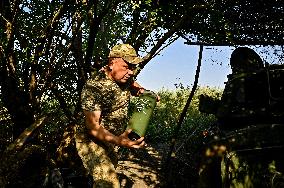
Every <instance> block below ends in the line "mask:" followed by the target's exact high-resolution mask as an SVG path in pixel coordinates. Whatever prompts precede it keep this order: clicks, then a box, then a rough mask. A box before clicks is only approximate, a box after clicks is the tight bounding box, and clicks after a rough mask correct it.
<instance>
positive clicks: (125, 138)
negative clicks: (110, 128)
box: [119, 129, 145, 148]
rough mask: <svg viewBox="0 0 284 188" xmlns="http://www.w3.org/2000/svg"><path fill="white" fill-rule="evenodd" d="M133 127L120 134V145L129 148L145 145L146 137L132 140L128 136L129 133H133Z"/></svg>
mask: <svg viewBox="0 0 284 188" xmlns="http://www.w3.org/2000/svg"><path fill="white" fill-rule="evenodd" d="M131 131H132V130H131V129H128V130H126V131H125V132H124V133H122V134H121V135H120V136H119V140H120V141H119V143H120V144H119V145H120V146H124V147H127V148H143V147H145V141H144V137H141V138H139V139H138V140H135V141H132V140H130V139H129V138H128V134H129V133H131Z"/></svg>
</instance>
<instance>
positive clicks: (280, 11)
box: [183, 0, 284, 46]
mask: <svg viewBox="0 0 284 188" xmlns="http://www.w3.org/2000/svg"><path fill="white" fill-rule="evenodd" d="M190 17H191V18H190V19H189V23H188V27H187V28H185V29H184V32H183V34H184V35H183V36H184V38H185V39H187V40H188V43H189V44H206V45H225V46H227V45H283V44H284V20H283V17H284V2H283V1H279V0H270V1H263V0H261V1H247V0H240V1H224V0H218V1H215V2H213V3H211V4H210V6H209V7H207V8H206V9H205V11H204V12H197V13H196V15H195V16H192V14H191V16H190ZM188 33H194V34H195V35H197V36H198V37H197V39H196V38H195V37H194V38H193V37H192V36H193V35H192V34H188Z"/></svg>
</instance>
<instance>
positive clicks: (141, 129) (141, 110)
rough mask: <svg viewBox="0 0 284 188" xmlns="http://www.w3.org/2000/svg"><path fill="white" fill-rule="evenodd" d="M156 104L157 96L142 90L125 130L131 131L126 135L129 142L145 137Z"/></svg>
mask: <svg viewBox="0 0 284 188" xmlns="http://www.w3.org/2000/svg"><path fill="white" fill-rule="evenodd" d="M156 104H157V95H156V94H155V93H154V92H152V91H149V90H144V92H143V93H142V94H141V95H140V96H139V97H138V100H137V102H136V104H135V107H134V112H133V114H132V115H131V117H130V119H129V122H128V126H127V129H132V132H131V133H129V135H128V137H129V138H130V139H131V140H137V139H139V138H140V137H142V136H144V135H145V133H146V130H147V127H148V124H149V120H150V118H151V116H152V114H153V111H154V108H155V106H156Z"/></svg>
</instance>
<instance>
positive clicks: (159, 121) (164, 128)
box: [146, 85, 222, 142]
mask: <svg viewBox="0 0 284 188" xmlns="http://www.w3.org/2000/svg"><path fill="white" fill-rule="evenodd" d="M190 90H191V88H190V87H187V88H185V87H183V86H182V85H179V86H178V87H177V89H176V90H174V91H171V90H164V89H163V90H161V91H159V92H158V95H159V96H160V97H161V100H160V102H159V103H158V105H157V107H156V108H155V110H154V114H153V116H152V118H151V120H150V124H149V128H148V130H147V134H146V137H147V140H148V141H152V142H166V141H169V140H170V139H171V137H172V135H173V131H174V129H175V127H176V126H177V122H178V120H179V117H180V114H181V112H182V110H183V108H184V106H185V104H186V101H187V99H188V96H189V93H190ZM201 94H206V95H208V96H212V97H213V98H220V97H221V94H222V90H221V89H219V88H210V87H199V88H198V89H197V90H196V93H195V95H194V97H193V99H192V101H191V104H190V107H189V109H188V111H187V114H186V117H185V119H184V121H183V124H182V128H181V130H180V132H179V139H186V138H187V137H188V136H189V135H192V133H193V132H198V133H200V131H202V130H206V129H207V128H208V127H209V126H210V125H211V124H212V123H214V122H215V120H216V119H215V116H214V115H208V114H204V113H201V112H200V111H199V110H198V104H199V95H201ZM199 130H200V131H199Z"/></svg>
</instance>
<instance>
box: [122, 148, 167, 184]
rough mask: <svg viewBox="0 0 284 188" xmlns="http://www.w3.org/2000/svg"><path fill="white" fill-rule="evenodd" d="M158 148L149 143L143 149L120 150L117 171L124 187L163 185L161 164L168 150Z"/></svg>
mask: <svg viewBox="0 0 284 188" xmlns="http://www.w3.org/2000/svg"><path fill="white" fill-rule="evenodd" d="M156 146H157V145H156ZM156 148H157V147H156ZM156 148H154V147H153V146H152V145H148V146H147V147H146V148H143V149H139V150H127V151H122V152H120V160H119V164H118V168H117V172H118V174H119V177H120V180H121V185H122V187H124V188H130V187H133V188H144V187H145V188H148V187H149V188H154V187H162V183H163V182H162V179H163V177H162V173H161V165H162V156H164V155H165V153H166V150H164V151H162V150H160V151H158V150H157V149H156ZM160 148H161V147H160Z"/></svg>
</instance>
